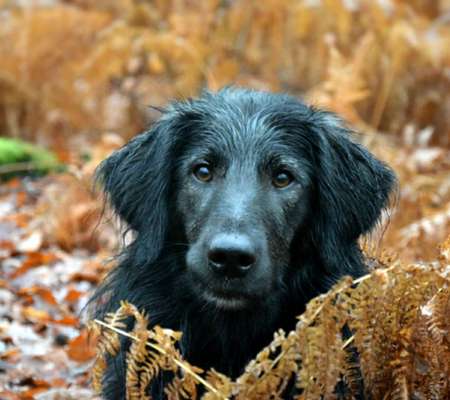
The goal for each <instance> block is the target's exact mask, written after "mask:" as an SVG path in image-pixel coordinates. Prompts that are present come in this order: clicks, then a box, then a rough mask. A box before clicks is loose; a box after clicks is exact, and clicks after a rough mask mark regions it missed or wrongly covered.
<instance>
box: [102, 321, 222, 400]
mask: <svg viewBox="0 0 450 400" xmlns="http://www.w3.org/2000/svg"><path fill="white" fill-rule="evenodd" d="M94 322H95V323H97V324H99V325H101V326H103V327H105V328H108V329H111V330H112V331H114V332H116V333H118V334H120V335H123V336H126V337H127V338H130V339H132V340H135V341H137V342H140V339H139V338H137V337H136V336H134V335H131V334H130V333H128V332H126V331H123V330H122V329H118V328H116V327H114V326H111V325H109V324H107V323H105V322H103V321H100V320H98V319H94ZM146 344H147V346H149V347H151V348H152V349H155V350H156V351H158V352H160V353H161V354H164V355H167V351H166V350H164V349H163V348H162V347H160V346H158V345H156V344H154V343H151V342H148V341H147V342H146ZM173 361H174V363H175V364H176V365H177V366H178V367H180V368H181V369H182V370H183V371H184V372H185V373H187V374H189V375H191V376H192V377H193V378H194V379H196V380H197V381H198V382H200V383H201V384H202V385H203V386H205V387H206V388H207V389H209V390H210V391H211V392H213V393H214V394H215V395H217V396H219V397H220V398H221V399H223V400H228V398H227V397H225V396H223V395H222V394H221V393H220V392H219V391H218V390H217V389H216V388H215V387H214V386H212V385H211V384H210V383H208V382H207V381H206V380H205V379H203V378H202V377H201V376H200V375H199V374H197V373H195V372H194V371H193V370H192V369H191V367H190V366H189V365H188V364H186V363H184V362H182V361H180V360H177V359H176V358H173Z"/></svg>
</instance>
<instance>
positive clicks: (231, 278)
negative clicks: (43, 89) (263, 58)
mask: <svg viewBox="0 0 450 400" xmlns="http://www.w3.org/2000/svg"><path fill="white" fill-rule="evenodd" d="M229 117H230V116H228V118H229ZM212 118H215V119H216V121H213V122H212V125H213V126H214V125H215V126H220V125H222V124H221V121H220V119H221V118H227V115H226V114H225V115H216V116H212ZM207 121H209V122H211V121H210V120H209V118H208V119H207ZM195 129H196V130H197V131H196V132H191V133H190V137H189V140H188V143H185V146H184V147H183V150H182V154H181V159H180V162H179V167H178V169H177V186H178V188H179V189H178V190H177V200H176V204H177V208H178V210H179V215H180V216H181V221H180V222H181V225H182V226H183V229H184V231H185V235H186V238H187V241H188V245H189V247H188V251H187V254H186V264H187V268H188V270H189V276H190V277H191V279H192V283H193V286H194V289H195V291H196V292H197V294H198V295H199V296H200V297H201V298H203V299H204V300H205V301H207V302H212V303H214V304H215V305H217V306H218V307H221V308H226V309H240V308H245V307H250V306H252V305H255V304H258V303H260V302H261V300H262V299H264V298H267V297H270V296H271V295H272V296H274V295H275V292H276V291H277V289H278V287H279V286H280V284H281V280H282V277H283V271H284V270H285V269H286V268H287V266H288V265H289V263H290V246H291V242H292V239H293V237H294V234H295V232H296V230H297V229H298V227H300V226H301V225H302V222H303V221H304V219H305V218H306V216H307V214H308V211H309V210H310V197H311V196H310V195H311V177H310V173H311V172H310V171H311V170H312V165H311V163H310V162H309V161H308V159H307V157H306V156H305V155H304V154H302V152H301V151H300V149H298V148H294V147H293V146H291V145H290V143H289V134H288V133H287V132H284V131H283V130H282V129H281V128H280V127H275V126H270V125H268V124H267V122H264V120H263V119H261V118H260V116H259V115H257V114H253V115H251V114H250V115H247V116H242V117H241V118H240V119H239V118H236V120H235V123H234V124H233V123H230V122H229V123H228V124H227V126H226V127H225V128H221V129H214V128H210V127H209V126H208V125H206V124H204V122H203V121H200V122H199V124H198V125H197V126H196V128H195Z"/></svg>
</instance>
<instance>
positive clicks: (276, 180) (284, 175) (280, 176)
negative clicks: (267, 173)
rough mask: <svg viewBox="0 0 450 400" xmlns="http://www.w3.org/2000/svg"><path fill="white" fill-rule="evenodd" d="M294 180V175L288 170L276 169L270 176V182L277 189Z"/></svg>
mask: <svg viewBox="0 0 450 400" xmlns="http://www.w3.org/2000/svg"><path fill="white" fill-rule="evenodd" d="M293 180H294V177H293V176H292V175H291V174H290V172H288V171H278V172H276V173H275V175H274V176H273V178H272V184H273V186H275V187H276V188H278V189H282V188H285V187H286V186H289V185H290V184H291V182H292V181H293Z"/></svg>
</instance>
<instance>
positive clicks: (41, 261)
mask: <svg viewBox="0 0 450 400" xmlns="http://www.w3.org/2000/svg"><path fill="white" fill-rule="evenodd" d="M58 260H59V258H58V257H57V256H56V255H55V254H53V253H41V252H31V253H28V254H27V257H26V258H25V261H24V262H23V263H22V265H21V266H20V267H19V268H17V269H16V270H15V271H14V272H13V273H12V274H11V275H10V278H11V279H15V278H17V277H18V276H20V275H22V274H24V273H25V272H27V271H28V270H29V269H31V268H34V267H39V266H40V265H46V264H52V263H54V262H55V261H58Z"/></svg>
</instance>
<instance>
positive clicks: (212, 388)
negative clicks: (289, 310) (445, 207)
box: [94, 241, 450, 400]
mask: <svg viewBox="0 0 450 400" xmlns="http://www.w3.org/2000/svg"><path fill="white" fill-rule="evenodd" d="M449 244H450V242H448V241H447V242H446V243H445V244H443V245H442V247H441V252H442V254H443V255H442V259H441V261H440V262H435V263H430V264H412V265H402V264H401V263H400V262H399V261H394V262H393V264H392V265H390V266H388V267H387V268H381V269H376V270H374V271H373V272H372V273H371V274H369V275H366V276H364V277H362V278H359V279H356V280H352V279H350V278H344V279H342V280H341V281H340V282H338V283H337V284H336V285H335V286H334V287H333V288H332V289H331V290H330V291H329V292H328V293H326V294H323V295H321V296H319V297H317V298H315V299H313V300H311V301H310V302H309V304H308V305H307V308H306V311H305V312H304V313H303V314H302V315H301V316H300V317H299V322H298V323H297V326H296V329H295V330H294V331H292V332H289V333H288V334H286V333H284V332H283V331H279V332H276V333H275V335H274V340H273V341H272V343H271V344H270V345H269V346H267V347H266V348H264V349H262V350H261V352H260V353H259V354H258V355H257V356H256V357H255V359H254V360H253V361H251V362H250V363H249V364H248V365H247V367H246V368H245V372H244V373H243V374H242V375H241V376H240V377H239V378H238V379H237V380H236V381H232V380H231V379H229V378H228V377H226V376H224V375H222V374H220V373H218V372H216V371H214V370H212V371H207V372H206V374H205V375H203V371H202V370H201V369H199V368H196V367H193V366H191V365H190V364H188V363H187V362H186V361H185V360H183V359H182V356H181V354H180V353H179V351H178V349H177V348H176V345H177V342H178V340H179V339H180V334H179V333H176V332H173V331H170V330H164V329H162V328H160V327H155V328H154V329H151V330H148V328H147V325H148V320H147V319H146V317H145V316H144V315H143V314H142V313H139V312H138V310H137V309H136V308H135V307H134V306H132V305H130V304H128V303H122V305H121V308H120V309H119V310H118V311H117V312H116V313H114V314H110V315H108V317H107V318H106V320H107V321H108V323H109V324H110V325H108V324H106V323H104V322H102V321H97V323H98V324H100V325H101V326H102V329H101V331H102V332H101V333H102V335H104V336H105V337H104V338H103V340H101V341H100V343H102V345H101V346H100V347H99V348H100V357H99V358H98V361H97V363H98V365H97V366H96V369H95V370H94V378H95V379H94V381H95V384H96V386H95V387H96V388H97V389H98V388H100V387H101V385H100V382H101V378H100V377H99V375H100V373H101V372H102V371H104V370H105V356H106V355H107V354H116V353H117V351H118V348H117V345H118V343H119V340H118V337H117V335H118V334H120V335H123V336H126V337H128V338H131V339H133V340H134V341H135V343H133V344H132V345H131V348H130V350H129V353H128V355H127V363H128V366H127V368H128V372H127V382H126V385H127V397H128V398H129V399H138V398H147V396H148V394H147V393H148V392H147V390H148V386H149V385H150V384H151V381H152V379H154V378H155V377H156V375H157V374H159V373H162V372H163V371H169V372H170V373H171V374H173V375H172V376H173V379H172V380H171V382H170V383H169V384H168V385H167V386H166V387H165V392H166V395H167V396H168V398H170V399H186V398H196V397H197V396H200V395H201V396H202V398H204V399H206V400H212V399H214V400H215V399H227V398H235V399H239V400H244V399H246V400H247V399H248V400H256V399H258V400H259V399H269V398H270V399H282V398H283V396H286V395H287V394H286V393H289V394H288V395H289V396H294V397H295V398H297V399H304V400H313V399H318V398H324V399H337V398H340V399H343V398H344V399H351V398H354V397H355V396H358V395H360V394H363V395H365V396H368V397H373V398H385V399H391V400H403V399H407V398H418V399H419V398H420V399H439V400H441V399H442V400H444V399H447V398H448V397H449V396H450V340H449V330H450V326H449V320H448V315H449V309H450V289H449V288H450V265H449V264H448V259H447V258H446V255H447V252H448V248H449ZM127 317H133V318H134V319H135V320H136V322H135V325H134V329H133V331H132V334H129V333H127V332H126V331H124V330H122V329H121V328H118V327H119V326H122V327H123V320H124V319H125V318H127ZM109 330H111V331H113V334H111V333H109V334H106V331H109ZM345 332H347V333H345ZM348 332H351V334H352V336H351V337H348ZM355 356H356V357H355ZM294 378H295V379H294ZM294 383H295V385H294ZM199 385H200V386H199ZM338 387H340V388H342V387H345V391H344V392H345V394H343V395H340V396H341V397H338V394H337V392H336V389H337V388H338ZM342 396H343V397H342Z"/></svg>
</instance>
